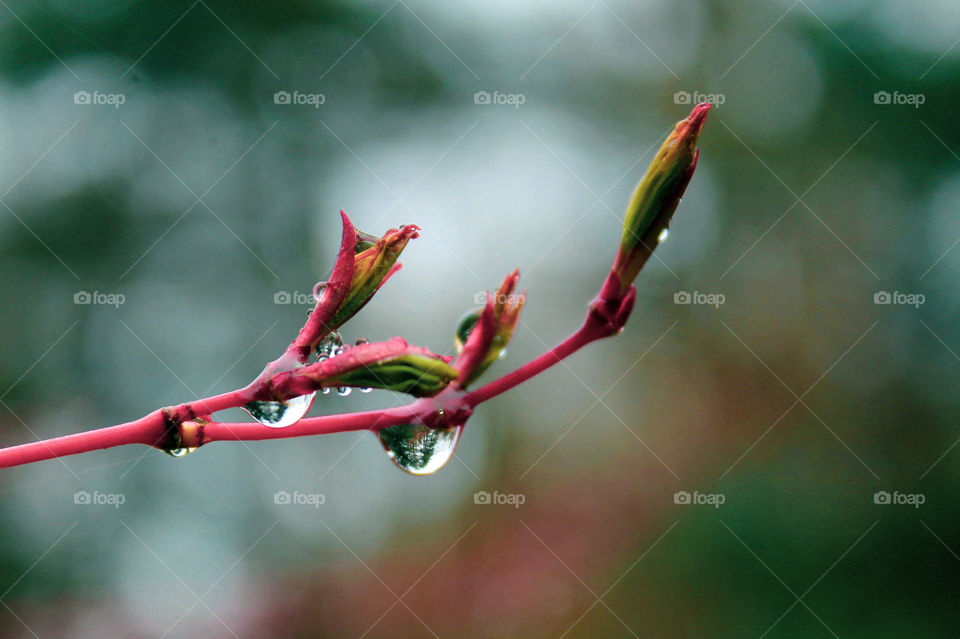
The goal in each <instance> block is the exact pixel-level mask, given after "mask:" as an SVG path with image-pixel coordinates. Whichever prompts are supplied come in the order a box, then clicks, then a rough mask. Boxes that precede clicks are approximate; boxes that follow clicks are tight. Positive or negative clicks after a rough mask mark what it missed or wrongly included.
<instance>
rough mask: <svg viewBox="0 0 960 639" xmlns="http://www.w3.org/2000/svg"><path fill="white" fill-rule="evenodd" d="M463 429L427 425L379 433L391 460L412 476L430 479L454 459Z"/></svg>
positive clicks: (401, 425) (400, 427)
mask: <svg viewBox="0 0 960 639" xmlns="http://www.w3.org/2000/svg"><path fill="white" fill-rule="evenodd" d="M462 432H463V426H462V425H460V426H450V427H449V428H429V427H427V426H424V425H423V424H397V425H396V426H390V427H389V428H384V429H383V430H381V431H380V432H378V433H377V437H379V439H380V443H381V444H383V448H384V449H385V450H386V451H387V456H389V457H390V459H392V460H393V463H395V464H396V465H397V466H399V467H400V468H401V469H403V470H405V471H407V472H408V473H410V474H412V475H429V474H431V473H434V472H436V471H437V470H439V469H440V468H441V467H442V466H443V465H444V464H446V463H447V462H448V461H450V458H451V457H453V452H454V450H456V448H457V442H458V441H460V433H462Z"/></svg>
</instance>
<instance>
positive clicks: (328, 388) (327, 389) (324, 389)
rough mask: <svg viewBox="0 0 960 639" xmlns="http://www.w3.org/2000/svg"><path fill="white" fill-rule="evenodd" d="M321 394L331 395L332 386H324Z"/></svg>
mask: <svg viewBox="0 0 960 639" xmlns="http://www.w3.org/2000/svg"><path fill="white" fill-rule="evenodd" d="M320 394H321V395H329V394H330V387H329V386H324V387H323V388H322V389H321V390H320Z"/></svg>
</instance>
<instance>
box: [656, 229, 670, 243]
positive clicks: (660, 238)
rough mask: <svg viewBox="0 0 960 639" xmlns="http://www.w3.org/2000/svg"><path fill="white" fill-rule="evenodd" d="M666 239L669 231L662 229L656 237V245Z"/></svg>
mask: <svg viewBox="0 0 960 639" xmlns="http://www.w3.org/2000/svg"><path fill="white" fill-rule="evenodd" d="M668 237H670V229H663V230H662V231H660V235H658V236H657V244H661V243H663V242H666V241H667V238H668Z"/></svg>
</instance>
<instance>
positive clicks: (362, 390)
mask: <svg viewBox="0 0 960 639" xmlns="http://www.w3.org/2000/svg"><path fill="white" fill-rule="evenodd" d="M358 390H359V391H360V392H361V393H372V392H373V389H372V388H370V387H369V386H364V387H363V388H360V389H358Z"/></svg>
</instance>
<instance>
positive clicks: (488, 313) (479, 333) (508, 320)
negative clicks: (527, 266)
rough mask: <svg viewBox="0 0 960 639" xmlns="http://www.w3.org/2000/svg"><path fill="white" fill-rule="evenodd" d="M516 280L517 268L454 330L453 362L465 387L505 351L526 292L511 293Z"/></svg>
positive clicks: (515, 325)
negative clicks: (455, 345)
mask: <svg viewBox="0 0 960 639" xmlns="http://www.w3.org/2000/svg"><path fill="white" fill-rule="evenodd" d="M519 279H520V272H519V271H514V272H513V273H511V274H510V275H508V276H507V277H506V278H505V279H504V280H503V284H501V285H500V288H499V289H498V290H497V292H496V293H495V294H494V295H493V296H491V295H490V293H487V303H486V305H485V306H484V307H483V309H480V310H478V311H476V312H475V313H474V314H471V315H468V316H467V317H465V318H464V319H463V320H461V323H460V326H459V327H458V330H457V349H458V350H459V351H460V356H459V357H458V358H457V361H456V362H454V368H456V369H457V370H459V371H460V376H459V378H458V380H457V382H458V383H459V384H460V386H462V387H464V388H466V386H467V385H468V384H470V383H472V382H473V381H474V380H476V379H477V378H478V377H480V375H482V374H483V372H484V371H486V370H487V368H489V367H490V365H491V364H493V363H494V362H495V361H497V360H498V359H500V358H501V357H502V356H503V354H504V352H505V351H506V348H507V344H509V343H510V338H512V337H513V332H514V330H515V329H516V327H517V322H519V321H520V311H521V310H522V309H523V305H524V303H525V302H526V299H527V294H526V292H523V293H514V290H515V289H516V286H517V281H518V280H519Z"/></svg>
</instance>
